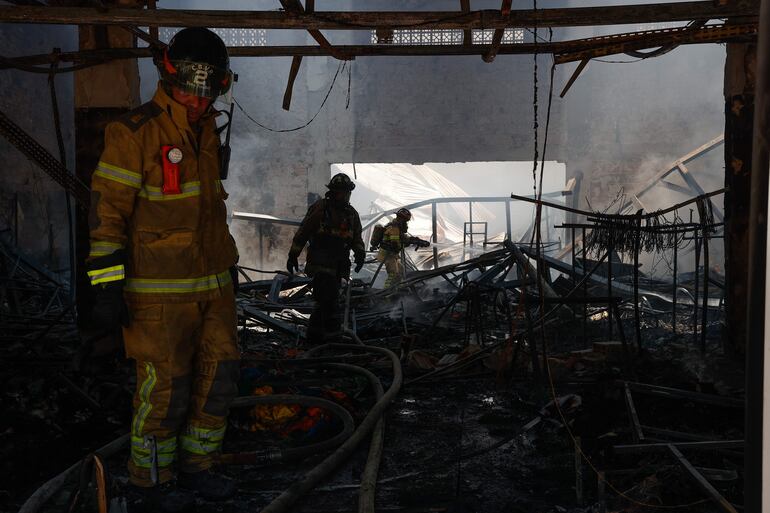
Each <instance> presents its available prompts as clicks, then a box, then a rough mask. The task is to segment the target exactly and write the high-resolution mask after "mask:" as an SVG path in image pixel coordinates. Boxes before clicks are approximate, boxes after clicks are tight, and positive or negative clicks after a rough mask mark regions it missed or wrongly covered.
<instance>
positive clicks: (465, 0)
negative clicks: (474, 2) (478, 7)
mask: <svg viewBox="0 0 770 513" xmlns="http://www.w3.org/2000/svg"><path fill="white" fill-rule="evenodd" d="M460 10H462V12H464V13H469V12H471V0H460ZM463 44H464V45H466V46H467V45H472V44H473V31H472V30H471V29H465V30H463Z"/></svg>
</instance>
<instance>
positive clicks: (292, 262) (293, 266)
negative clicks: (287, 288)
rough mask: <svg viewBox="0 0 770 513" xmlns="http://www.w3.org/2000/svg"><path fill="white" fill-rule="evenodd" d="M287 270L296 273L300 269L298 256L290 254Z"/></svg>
mask: <svg viewBox="0 0 770 513" xmlns="http://www.w3.org/2000/svg"><path fill="white" fill-rule="evenodd" d="M286 270H287V271H289V274H294V273H295V272H297V271H299V261H297V257H295V256H292V255H289V259H288V260H287V261H286Z"/></svg>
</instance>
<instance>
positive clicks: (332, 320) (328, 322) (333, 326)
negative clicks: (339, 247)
mask: <svg viewBox="0 0 770 513" xmlns="http://www.w3.org/2000/svg"><path fill="white" fill-rule="evenodd" d="M339 295H340V278H338V277H337V276H336V275H333V274H330V273H317V274H315V276H313V301H314V305H313V312H312V313H311V314H310V321H309V322H308V327H307V341H308V343H310V344H322V343H323V342H324V335H326V334H328V333H334V332H336V331H339V330H340V325H341V320H340V313H339Z"/></svg>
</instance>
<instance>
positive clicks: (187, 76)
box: [158, 27, 233, 99]
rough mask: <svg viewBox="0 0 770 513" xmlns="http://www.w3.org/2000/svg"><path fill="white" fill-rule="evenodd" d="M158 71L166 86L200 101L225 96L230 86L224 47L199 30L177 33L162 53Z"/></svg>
mask: <svg viewBox="0 0 770 513" xmlns="http://www.w3.org/2000/svg"><path fill="white" fill-rule="evenodd" d="M158 70H159V71H160V77H161V80H162V81H163V82H164V83H165V84H167V85H168V86H172V87H176V88H178V89H180V90H181V91H182V92H184V93H187V94H192V95H195V96H200V97H204V98H211V99H215V98H216V97H218V96H219V95H222V94H225V93H226V92H227V91H228V90H229V89H230V86H231V85H232V83H233V73H232V71H231V70H230V57H229V56H228V55H227V47H226V46H225V43H224V42H223V41H222V39H221V38H220V37H219V36H218V35H216V34H215V33H214V32H212V31H210V30H209V29H207V28H202V27H191V28H186V29H182V30H180V31H179V32H178V33H177V34H176V35H175V36H174V37H173V38H172V39H171V42H170V43H169V44H168V46H167V47H166V49H165V50H164V51H163V61H162V62H160V63H159V65H158Z"/></svg>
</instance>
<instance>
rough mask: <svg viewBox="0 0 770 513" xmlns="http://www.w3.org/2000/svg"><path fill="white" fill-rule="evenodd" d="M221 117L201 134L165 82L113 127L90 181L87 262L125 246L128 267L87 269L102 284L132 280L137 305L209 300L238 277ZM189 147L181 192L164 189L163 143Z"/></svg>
mask: <svg viewBox="0 0 770 513" xmlns="http://www.w3.org/2000/svg"><path fill="white" fill-rule="evenodd" d="M215 128H216V125H215V122H214V119H213V116H208V117H206V118H204V119H202V120H201V121H200V122H199V133H198V135H197V137H196V136H195V135H194V134H193V128H191V127H190V125H189V123H188V122H187V112H186V109H185V107H184V106H182V105H181V104H179V103H177V102H175V101H174V100H172V99H171V98H170V97H169V96H168V95H167V94H166V92H165V91H164V90H163V88H162V87H160V86H159V87H158V90H157V92H156V93H155V96H154V97H153V99H152V101H150V102H148V103H146V104H144V105H142V106H141V107H139V108H137V109H135V110H133V111H131V112H129V113H127V114H125V115H124V116H122V117H121V118H119V119H118V120H117V121H114V122H112V123H110V124H108V125H107V128H106V131H105V136H104V152H103V153H102V155H101V159H100V160H99V164H98V166H97V168H96V171H95V172H94V174H93V177H92V179H91V190H92V198H91V212H90V215H89V227H90V238H91V251H90V254H89V258H91V259H93V258H96V257H102V256H106V255H110V254H112V253H113V252H115V251H116V250H118V249H124V250H125V255H126V259H125V266H126V267H125V269H120V268H121V267H122V265H112V266H110V268H105V269H104V270H102V271H99V270H95V271H91V272H89V273H88V274H89V276H90V277H91V283H92V284H94V285H97V284H100V283H101V284H105V283H109V282H110V281H113V280H114V281H117V280H120V279H122V278H123V277H125V279H126V281H125V287H124V292H125V294H126V298H127V299H128V300H129V301H132V302H141V303H168V302H189V301H207V300H211V299H213V298H215V297H216V296H217V295H218V294H219V293H220V290H219V289H220V288H221V287H224V286H226V285H227V284H228V283H230V281H231V280H230V275H229V268H230V267H231V266H232V265H234V264H235V263H236V261H237V260H238V254H237V250H236V248H235V241H234V240H233V238H232V236H231V235H230V232H229V230H228V227H227V223H226V217H227V209H226V207H225V202H224V200H225V198H226V197H227V194H226V193H225V191H224V188H223V187H222V183H221V182H220V175H219V168H220V162H219V152H220V141H219V136H218V135H217V134H216V133H215V132H214V130H215ZM164 145H174V146H176V147H177V148H179V149H180V150H181V151H182V160H181V162H179V171H180V183H181V187H180V189H181V192H180V193H179V194H164V193H163V191H162V186H163V157H162V155H161V147H162V146H164Z"/></svg>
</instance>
